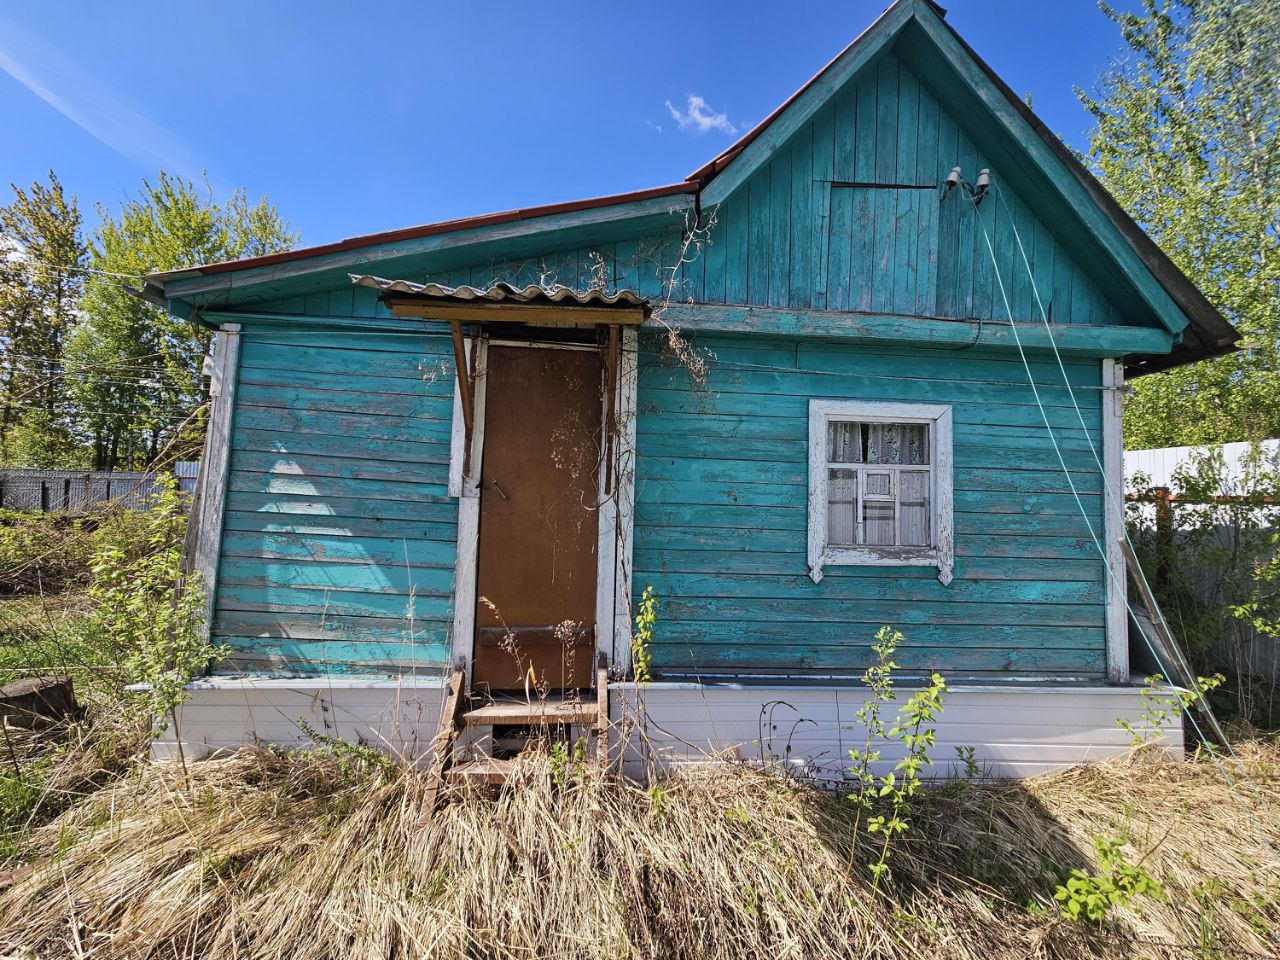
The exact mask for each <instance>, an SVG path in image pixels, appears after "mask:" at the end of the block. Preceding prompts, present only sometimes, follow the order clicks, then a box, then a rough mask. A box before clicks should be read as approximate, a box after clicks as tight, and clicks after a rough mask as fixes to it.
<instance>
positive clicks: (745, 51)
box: [0, 0, 1132, 244]
mask: <svg viewBox="0 0 1280 960" xmlns="http://www.w3.org/2000/svg"><path fill="white" fill-rule="evenodd" d="M885 2H886V0H831V2H820V0H788V2H786V3H778V2H776V0H775V2H763V0H742V2H737V3H729V2H723V3H715V4H712V3H695V2H689V0H684V2H674V0H648V2H645V3H611V2H608V0H606V2H603V3H601V2H594V3H551V2H541V3H530V2H527V0H526V2H523V3H518V2H478V0H473V2H468V3H457V2H455V3H439V2H431V3H410V2H407V0H403V2H389V0H388V2H382V0H365V2H363V3H361V4H358V5H356V4H344V3H338V2H329V0H312V2H310V3H306V4H302V3H287V2H284V0H278V2H276V0H253V2H242V0H234V2H222V3H219V4H217V5H216V11H215V5H213V4H184V3H173V2H172V0H165V2H150V0H140V2H132V3H129V4H122V5H117V4H112V3H91V2H88V0H83V2H81V0H74V2H71V0H68V2H63V3H60V4H59V3H56V2H50V0H8V2H6V3H5V5H4V7H3V8H2V9H0V117H3V118H4V123H3V124H2V125H0V129H2V130H3V132H2V133H0V139H2V140H3V141H4V144H3V149H0V181H2V182H3V183H6V184H7V183H10V182H16V183H18V184H21V185H25V184H29V183H30V182H31V181H32V180H34V179H36V178H40V177H42V176H43V175H44V173H45V171H46V170H48V169H49V168H50V167H52V168H53V169H54V170H56V171H57V173H58V174H59V176H60V177H61V178H62V180H63V182H64V184H65V185H66V186H67V187H68V188H69V189H70V190H71V191H72V192H73V193H75V194H76V195H77V196H78V197H79V198H80V202H81V207H82V209H83V210H84V212H85V215H86V220H87V221H88V222H89V223H90V224H92V223H93V222H94V221H95V219H96V217H95V215H94V213H93V209H92V208H93V205H94V204H95V203H96V202H102V203H105V204H106V205H107V206H108V207H115V206H116V205H118V203H119V202H120V200H121V199H123V198H124V197H125V196H126V195H127V194H129V193H130V192H131V191H133V190H134V189H136V187H137V185H138V183H139V182H140V180H141V179H142V178H143V177H148V176H154V175H155V173H156V171H157V170H158V169H160V168H161V167H163V168H165V169H168V170H171V171H174V172H178V173H181V174H184V175H186V176H188V177H193V178H196V177H199V176H200V175H201V172H202V171H205V172H207V177H208V180H209V182H210V183H211V184H212V186H213V188H214V190H215V192H216V193H217V194H220V195H225V193H227V192H228V191H229V190H230V189H231V188H233V187H237V186H242V187H244V188H245V189H246V190H247V191H248V192H249V194H250V196H251V197H255V198H256V197H257V196H259V195H261V194H264V193H265V194H267V195H268V196H269V197H270V198H271V200H272V201H273V202H274V203H276V204H277V206H278V207H279V208H280V210H281V212H282V213H283V214H284V216H285V217H286V218H287V219H289V220H290V221H291V222H292V223H293V224H294V225H295V226H296V227H298V228H299V229H300V230H301V232H302V241H303V243H305V244H315V243H324V242H327V241H331V240H336V239H340V238H342V237H345V236H353V235H357V234H362V233H369V232H372V231H376V230H383V229H391V228H395V227H403V226H408V225H411V224H416V223H425V222H430V221H434V220H443V219H450V218H454V217H461V216H468V215H471V214H478V213H485V212H489V211H493V210H502V209H508V208H511V207H518V206H529V205H534V204H538V203H551V202H555V201H559V200H570V199H575V198H580V197H589V196H597V195H600V194H607V193H616V192H620V191H625V190H633V189H640V188H643V187H649V186H656V185H659V184H663V183H670V182H673V181H676V180H680V179H683V178H684V177H685V176H686V175H687V174H688V173H689V172H691V171H692V170H693V169H694V168H696V167H697V166H699V165H700V164H702V163H703V162H705V161H706V160H708V159H710V158H711V157H712V156H714V155H715V154H717V153H719V152H720V151H721V150H722V149H724V147H725V146H727V145H728V144H729V143H731V142H732V141H733V140H734V139H735V136H736V134H739V133H741V132H743V131H745V130H746V129H748V128H749V127H750V126H752V125H753V124H755V123H757V122H759V121H760V120H761V119H762V118H763V117H765V116H766V115H767V114H768V113H769V112H770V111H771V110H772V109H773V108H774V107H775V106H777V104H778V103H780V102H781V101H782V100H783V99H785V98H786V97H787V96H788V95H790V94H791V93H792V92H793V91H794V90H795V89H796V88H797V87H798V86H800V85H801V84H802V83H804V82H805V81H806V80H807V79H809V77H810V76H812V75H813V74H814V73H815V72H816V71H817V70H818V69H819V68H821V67H822V65H823V64H825V63H826V62H827V61H828V60H829V59H830V58H831V57H832V56H834V55H835V54H836V53H837V52H839V50H840V49H841V48H842V47H843V46H844V45H845V44H846V43H848V41H849V40H850V39H852V38H853V37H854V36H855V35H856V34H858V33H859V32H860V31H861V30H862V29H863V28H864V27H866V26H867V25H868V24H869V23H870V22H871V21H872V20H873V19H874V18H875V17H876V16H877V15H878V14H879V13H880V12H881V10H882V9H883V8H884V6H885ZM1131 5H1132V4H1131V3H1121V4H1120V6H1123V7H1127V6H1131ZM948 19H949V20H950V21H951V22H952V23H953V24H954V25H955V26H956V27H957V29H959V30H960V32H961V34H962V35H963V36H964V37H965V38H966V39H967V40H968V41H969V42H970V44H971V45H972V46H973V47H974V48H975V49H976V50H977V51H978V53H979V54H981V55H982V56H983V57H984V58H985V59H986V60H987V61H988V62H989V63H991V65H992V66H993V67H995V69H996V70H997V71H998V72H999V73H1000V74H1001V75H1002V76H1003V77H1004V78H1005V80H1006V81H1007V82H1008V83H1009V84H1010V85H1011V86H1012V87H1013V88H1014V89H1015V90H1017V91H1018V92H1019V93H1026V92H1029V93H1030V94H1031V95H1032V97H1033V102H1034V106H1035V109H1036V111H1037V112H1038V113H1039V114H1040V115H1041V116H1042V117H1043V118H1044V119H1045V120H1046V122H1047V123H1048V124H1049V126H1050V127H1051V128H1052V129H1054V130H1055V131H1057V132H1059V133H1060V134H1061V135H1063V136H1064V137H1065V138H1066V139H1067V141H1068V142H1069V143H1071V144H1072V145H1074V146H1083V145H1084V143H1085V139H1086V132H1087V130H1088V127H1089V120H1088V117H1087V115H1086V114H1085V113H1084V111H1083V110H1082V109H1081V108H1080V106H1079V104H1078V103H1077V101H1076V99H1075V97H1074V95H1073V94H1072V87H1073V85H1080V86H1086V87H1087V86H1090V85H1091V84H1092V83H1093V81H1094V79H1095V78H1096V77H1097V75H1098V73H1099V71H1100V70H1102V69H1103V68H1104V67H1105V66H1106V64H1107V62H1108V60H1109V59H1110V58H1111V57H1113V56H1115V55H1117V54H1119V53H1120V52H1121V41H1120V37H1119V34H1118V31H1117V30H1116V28H1115V26H1114V24H1112V23H1111V22H1110V21H1108V20H1107V19H1106V18H1105V17H1104V16H1103V15H1102V14H1101V13H1100V12H1099V11H1098V9H1097V7H1096V5H1095V4H1094V3H1093V2H1092V0H1056V2H1052V3H1050V2H1027V0H954V2H953V3H952V4H951V5H950V7H949V11H948ZM691 97H696V98H700V99H699V100H698V101H696V102H695V101H691V99H690V98H691ZM691 103H693V104H694V106H693V109H692V112H691ZM676 113H679V114H680V119H677V117H676V116H675V114H676ZM681 120H683V123H682V122H681ZM3 196H4V197H5V200H6V201H7V199H8V196H9V194H8V191H7V189H6V190H5V191H4V193H3Z"/></svg>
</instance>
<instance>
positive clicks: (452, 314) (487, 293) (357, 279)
mask: <svg viewBox="0 0 1280 960" xmlns="http://www.w3.org/2000/svg"><path fill="white" fill-rule="evenodd" d="M351 282H352V283H354V284H356V285H357V286H361V287H370V288H372V289H374V290H377V291H378V292H379V294H380V296H379V298H378V299H379V300H381V301H382V302H383V303H384V304H385V305H386V307H387V309H388V310H390V311H391V313H392V315H393V316H396V317H404V318H416V319H421V320H445V321H448V322H450V323H455V322H466V323H523V324H528V325H530V326H554V327H560V326H598V325H600V324H614V325H618V326H639V325H640V324H642V323H644V321H645V320H647V319H648V317H649V312H650V311H649V304H648V301H646V300H645V299H644V298H643V297H641V296H639V295H638V294H635V293H633V292H632V291H630V290H619V291H616V292H613V293H609V292H605V291H603V290H586V291H577V290H573V289H571V288H569V287H566V286H563V285H560V284H557V285H554V286H549V287H543V286H538V285H536V284H534V285H530V286H527V287H515V286H512V285H511V284H509V283H495V284H493V285H492V286H489V287H471V286H459V287H446V286H443V285H442V284H438V283H413V282H412V281H409V280H384V279H382V278H381V277H374V276H368V275H364V276H355V275H353V276H352V277H351Z"/></svg>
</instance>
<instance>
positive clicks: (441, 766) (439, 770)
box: [420, 666, 467, 823]
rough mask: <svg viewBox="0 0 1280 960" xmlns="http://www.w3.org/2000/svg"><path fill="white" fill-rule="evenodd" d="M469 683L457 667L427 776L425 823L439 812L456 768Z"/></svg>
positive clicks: (433, 747)
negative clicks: (455, 751) (456, 744)
mask: <svg viewBox="0 0 1280 960" xmlns="http://www.w3.org/2000/svg"><path fill="white" fill-rule="evenodd" d="M466 680H467V672H466V671H465V670H464V669H462V667H460V666H458V667H454V668H453V676H452V677H451V678H450V679H449V693H448V695H447V696H446V697H445V700H444V709H443V710H442V711H441V712H440V728H439V730H438V731H437V732H436V735H435V738H434V739H433V740H432V741H431V769H430V772H429V773H428V774H427V796H426V803H425V809H424V810H423V811H422V819H421V821H420V822H421V823H425V822H426V821H427V820H428V819H430V817H431V815H432V814H433V813H435V812H436V804H437V802H438V801H439V797H440V788H441V787H442V786H443V785H444V776H445V773H446V772H448V770H449V768H450V767H451V766H452V765H453V744H454V741H455V740H456V739H457V737H458V712H459V710H460V709H461V707H462V700H463V697H464V696H465V695H466V689H465V688H466Z"/></svg>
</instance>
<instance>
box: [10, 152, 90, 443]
mask: <svg viewBox="0 0 1280 960" xmlns="http://www.w3.org/2000/svg"><path fill="white" fill-rule="evenodd" d="M12 189H13V194H14V199H13V202H12V203H10V204H9V205H8V206H3V207H0V461H4V462H13V463H20V464H23V465H27V466H44V467H56V466H78V465H79V461H80V460H81V459H82V451H81V448H80V445H79V442H78V440H77V437H76V436H75V431H74V429H73V422H72V416H71V410H70V408H69V401H68V397H67V390H66V385H65V383H64V382H63V377H62V372H63V352H64V348H65V345H66V341H67V337H68V335H69V334H70V332H71V329H72V326H73V324H74V322H75V319H76V311H77V304H78V301H79V298H80V294H81V291H82V288H83V276H84V273H83V267H84V264H85V260H86V257H87V247H86V245H85V242H84V238H83V236H82V234H81V220H80V211H79V208H78V207H77V205H76V199H75V197H68V196H67V195H66V193H65V192H64V190H63V188H62V184H61V183H60V182H59V180H58V178H57V176H56V175H55V174H54V173H53V171H52V170H51V171H49V182H48V183H47V184H44V183H40V182H36V183H33V184H32V185H31V188H30V190H23V189H22V188H21V187H19V186H17V185H16V184H14V185H12Z"/></svg>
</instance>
